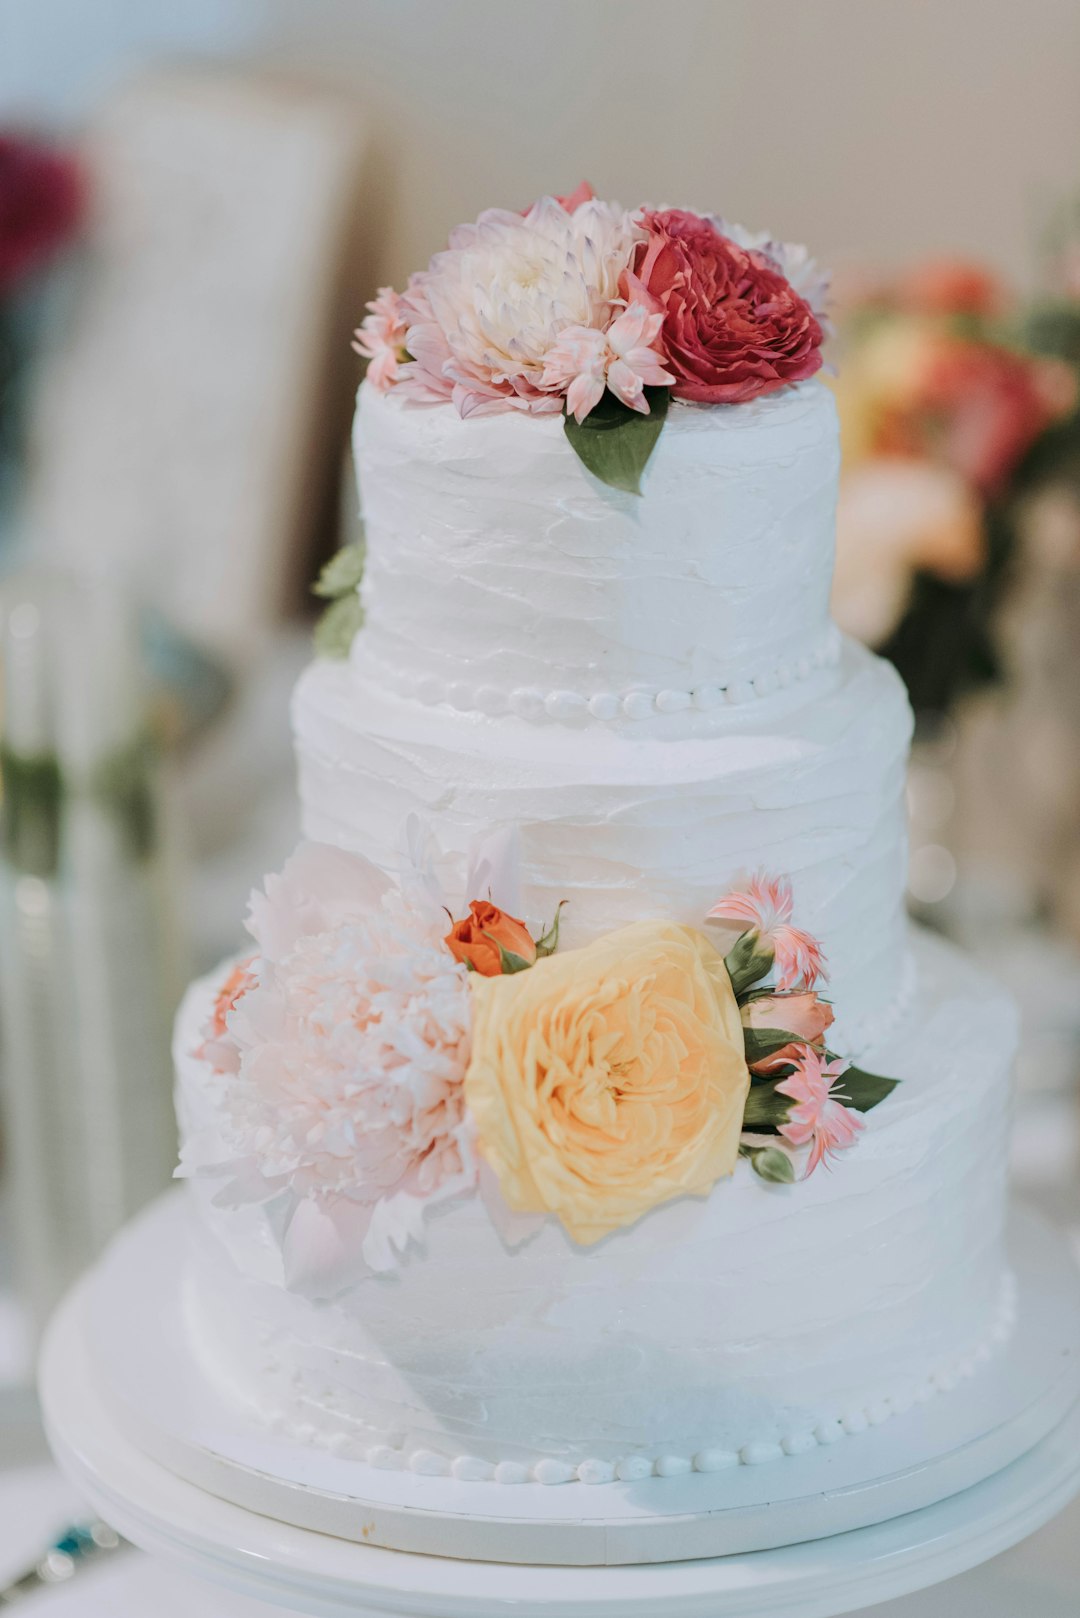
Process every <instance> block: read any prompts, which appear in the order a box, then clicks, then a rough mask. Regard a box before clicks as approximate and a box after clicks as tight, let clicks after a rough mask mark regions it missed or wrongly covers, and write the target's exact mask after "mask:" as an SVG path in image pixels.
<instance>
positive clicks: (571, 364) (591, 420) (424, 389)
mask: <svg viewBox="0 0 1080 1618" xmlns="http://www.w3.org/2000/svg"><path fill="white" fill-rule="evenodd" d="M827 294H828V277H827V276H826V275H824V274H823V273H822V271H821V270H820V269H819V268H818V266H817V264H816V263H815V262H814V260H813V259H812V258H811V257H810V256H809V254H808V253H807V250H806V249H805V248H804V247H801V246H795V245H793V244H791V243H787V242H780V241H774V240H772V239H771V238H770V237H769V235H768V234H767V233H765V232H762V233H759V234H754V233H751V232H749V231H747V230H744V229H743V228H742V227H741V226H739V225H735V224H731V223H729V222H728V221H726V220H724V219H722V218H720V217H719V216H717V215H713V214H699V213H694V212H691V211H690V210H689V209H686V208H649V207H640V208H635V209H626V208H623V207H620V206H619V205H618V204H617V203H613V202H602V201H600V200H599V199H598V198H597V197H595V196H594V194H593V191H592V188H591V187H590V186H589V185H587V184H582V185H580V186H579V187H578V189H577V190H576V191H575V192H573V194H572V195H570V196H566V197H555V196H545V197H541V198H540V199H539V201H537V202H535V203H534V204H533V205H532V207H530V208H528V209H526V210H525V211H524V212H523V213H514V212H511V211H508V210H506V209H500V208H492V209H488V210H486V211H485V212H484V213H482V214H481V215H480V217H479V218H478V219H477V220H476V221H475V223H474V224H469V225H460V226H458V228H457V229H456V230H454V231H452V232H451V235H450V240H449V243H448V245H447V247H446V248H445V250H444V251H442V252H440V253H436V255H435V257H434V258H433V259H432V260H431V263H430V264H429V265H428V267H427V269H426V270H421V271H418V272H417V273H415V274H414V275H412V276H411V277H410V279H409V282H408V285H407V286H406V288H405V291H404V292H396V291H394V290H393V288H391V287H382V288H381V289H380V291H379V293H378V296H377V297H376V298H375V299H374V300H373V302H371V303H370V304H369V305H368V306H367V307H368V314H367V317H366V319H365V320H364V321H363V323H362V325H361V326H360V329H359V330H358V332H357V333H356V339H355V347H356V349H357V351H358V352H359V353H360V354H362V355H363V356H364V357H365V358H366V359H367V360H368V361H369V364H368V371H367V376H368V381H369V382H370V383H371V384H372V385H373V386H374V387H376V388H379V389H383V390H393V391H394V392H395V393H396V394H397V395H398V396H399V397H401V398H402V399H405V400H409V401H411V402H413V403H417V404H452V405H453V406H454V407H455V408H456V409H457V410H458V411H459V412H460V414H461V415H462V416H463V417H468V416H472V415H477V414H483V413H489V412H492V411H500V410H517V411H526V412H528V413H530V414H533V415H553V414H560V413H561V414H563V415H564V416H565V421H566V431H567V437H568V438H569V440H570V443H571V444H572V446H573V448H574V450H575V451H576V452H577V454H578V455H579V456H580V457H581V459H582V461H583V462H584V463H585V465H586V466H587V467H588V468H589V470H590V471H592V472H593V473H595V475H596V476H597V477H599V478H601V479H602V480H603V481H604V482H606V483H609V484H611V485H612V486H614V487H616V488H620V489H626V490H629V491H631V492H633V493H638V492H640V479H641V473H642V471H643V469H644V467H645V464H646V462H647V461H648V458H649V455H650V454H651V453H652V450H653V448H654V446H655V444H656V440H657V437H658V435H659V432H660V430H661V427H662V425H663V419H664V415H665V412H666V410H667V407H668V402H669V400H671V399H675V400H681V401H685V402H687V403H691V404H697V405H725V404H741V403H745V402H746V401H748V400H751V399H756V398H758V397H760V396H761V395H763V394H769V393H773V392H775V391H776V390H777V389H779V388H784V387H788V386H790V385H791V384H793V383H796V382H801V381H803V380H804V379H805V378H807V377H811V376H813V375H814V374H815V372H817V371H818V370H819V369H820V367H821V364H822V354H821V345H822V341H823V338H824V335H825V332H826V330H827V320H826V313H825V305H826V299H827Z"/></svg>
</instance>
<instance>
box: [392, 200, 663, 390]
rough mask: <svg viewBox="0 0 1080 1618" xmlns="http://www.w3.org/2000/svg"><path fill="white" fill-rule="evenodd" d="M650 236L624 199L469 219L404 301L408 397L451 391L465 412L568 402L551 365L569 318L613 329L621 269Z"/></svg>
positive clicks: (402, 375)
mask: <svg viewBox="0 0 1080 1618" xmlns="http://www.w3.org/2000/svg"><path fill="white" fill-rule="evenodd" d="M643 239H644V233H643V232H642V231H641V229H640V228H639V226H638V225H637V223H636V220H635V216H634V215H632V214H630V213H627V212H626V211H625V210H624V209H622V208H620V207H618V206H617V205H616V204H614V203H606V202H598V201H596V200H595V199H589V200H588V201H585V202H582V203H581V204H580V205H579V206H577V207H575V208H574V209H573V210H572V211H571V210H569V209H568V208H567V207H565V206H564V205H563V203H561V202H560V201H558V200H557V199H556V198H555V197H541V199H540V200H539V202H536V203H534V204H533V206H532V207H531V208H530V209H529V211H528V212H527V213H526V214H515V213H508V212H506V211H504V210H502V209H491V210H489V211H488V212H486V213H482V214H481V215H480V217H479V219H478V220H477V221H476V223H475V224H472V225H461V226H459V227H458V229H457V230H455V231H454V232H453V234H452V235H451V237H450V244H449V246H448V247H447V249H446V251H445V252H442V253H437V254H436V255H435V257H434V258H433V259H432V261H431V263H430V265H429V266H428V268H427V270H426V271H424V272H422V273H421V274H419V275H415V276H414V277H413V278H412V280H411V282H410V283H409V287H408V290H407V291H406V292H405V293H404V295H403V297H402V300H401V309H402V312H403V315H404V319H405V322H406V324H407V336H406V339H405V342H406V346H407V348H408V352H409V354H410V355H411V356H412V358H411V361H410V362H407V363H405V364H403V365H401V366H400V367H399V368H398V372H397V384H398V386H399V387H400V388H401V390H402V392H403V394H404V395H405V396H406V397H409V398H413V399H417V400H424V401H431V402H434V401H436V400H443V399H452V400H453V402H454V404H455V405H456V406H457V408H458V410H459V411H460V413H461V414H462V415H463V416H468V415H471V414H473V413H474V412H477V411H490V410H497V409H505V408H506V407H507V406H510V407H513V408H515V409H520V410H529V411H533V412H541V413H543V412H550V411H558V410H561V409H562V403H563V400H562V391H564V390H560V389H559V388H558V387H557V386H555V385H554V384H552V383H551V382H550V381H545V379H544V367H545V364H546V361H547V358H548V355H549V354H550V352H551V350H552V348H553V347H554V346H555V344H556V343H557V342H558V340H559V337H560V335H561V333H562V332H564V331H566V330H567V329H568V328H569V327H595V328H598V329H601V330H602V329H604V328H605V327H607V326H608V325H609V324H610V322H611V319H612V317H613V314H614V313H615V306H616V301H617V300H618V297H619V277H620V276H621V274H622V273H623V271H624V270H625V269H626V268H627V266H628V265H629V263H630V259H631V255H632V253H633V250H634V247H635V245H636V243H637V242H639V241H641V240H643Z"/></svg>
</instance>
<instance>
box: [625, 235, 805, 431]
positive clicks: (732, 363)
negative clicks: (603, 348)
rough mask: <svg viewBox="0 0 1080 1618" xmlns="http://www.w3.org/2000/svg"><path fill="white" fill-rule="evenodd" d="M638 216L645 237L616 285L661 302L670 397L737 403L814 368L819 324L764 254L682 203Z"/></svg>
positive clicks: (656, 305)
mask: <svg viewBox="0 0 1080 1618" xmlns="http://www.w3.org/2000/svg"><path fill="white" fill-rule="evenodd" d="M642 224H643V226H644V228H645V230H646V231H647V233H648V240H647V241H645V242H643V243H642V244H641V245H640V246H639V247H638V248H637V251H636V252H635V255H634V262H633V266H632V269H631V270H630V271H628V272H627V274H626V275H625V276H624V283H625V284H624V287H623V289H622V290H623V293H624V296H626V297H627V298H628V299H632V300H635V301H639V302H642V303H645V304H647V305H648V306H649V307H652V308H657V309H662V310H663V313H664V325H663V330H662V332H661V346H662V348H663V351H664V357H665V362H666V364H667V367H668V370H670V371H671V372H673V373H674V375H675V379H676V380H675V385H674V387H673V388H672V396H673V398H676V399H689V400H692V401H694V402H695V403H698V404H741V403H742V402H744V401H745V400H747V399H754V398H756V397H757V396H758V395H759V394H762V393H772V392H774V391H775V390H776V389H777V388H781V387H784V386H785V385H786V384H788V383H790V382H800V381H802V380H803V378H805V377H808V376H813V375H814V373H815V371H817V370H819V369H820V367H821V363H822V359H821V342H822V330H821V326H820V325H819V323H818V320H817V318H816V316H815V315H814V312H813V310H812V309H811V307H810V305H809V304H808V303H807V302H806V300H805V299H804V298H801V297H800V296H799V294H798V293H797V292H796V291H795V289H794V287H793V286H792V285H791V283H790V282H789V281H788V280H787V279H786V278H785V277H784V276H783V275H781V274H780V272H779V270H778V269H777V268H776V267H775V265H774V264H773V263H772V262H770V260H769V259H768V258H766V257H765V255H764V254H762V253H758V252H754V251H749V250H747V249H745V248H742V247H740V246H738V244H737V243H735V242H733V241H731V240H730V239H729V238H728V237H726V236H723V235H721V233H720V231H719V230H718V229H717V227H716V225H715V224H714V223H713V222H712V221H710V220H708V219H703V218H702V217H701V216H700V215H699V214H695V213H689V212H687V211H686V210H685V209H682V208H669V209H666V210H665V211H664V212H662V213H646V214H645V215H644V216H643V218H642Z"/></svg>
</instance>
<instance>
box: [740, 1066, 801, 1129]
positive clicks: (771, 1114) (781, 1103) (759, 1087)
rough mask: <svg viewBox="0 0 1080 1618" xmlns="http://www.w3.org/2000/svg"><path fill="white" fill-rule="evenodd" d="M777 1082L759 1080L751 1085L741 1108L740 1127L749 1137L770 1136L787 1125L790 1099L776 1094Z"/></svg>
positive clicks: (773, 1080)
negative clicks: (782, 1125)
mask: <svg viewBox="0 0 1080 1618" xmlns="http://www.w3.org/2000/svg"><path fill="white" fill-rule="evenodd" d="M777 1082H778V1081H777V1080H775V1079H766V1080H764V1081H761V1080H759V1081H758V1082H757V1083H756V1084H751V1086H750V1089H749V1092H748V1093H747V1097H746V1105H745V1106H744V1108H743V1120H742V1127H743V1129H744V1130H746V1131H747V1132H748V1133H749V1134H751V1135H772V1134H775V1132H776V1130H778V1129H779V1128H780V1125H781V1124H785V1123H787V1118H788V1113H789V1112H790V1111H791V1097H790V1096H782V1095H779V1094H778V1093H777V1089H776V1085H777Z"/></svg>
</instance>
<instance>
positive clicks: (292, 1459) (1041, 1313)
mask: <svg viewBox="0 0 1080 1618" xmlns="http://www.w3.org/2000/svg"><path fill="white" fill-rule="evenodd" d="M189 1218H190V1209H189V1206H188V1203H187V1199H186V1198H185V1197H184V1196H183V1195H179V1196H178V1195H175V1194H173V1195H171V1196H169V1197H166V1198H164V1199H162V1201H161V1202H160V1203H158V1204H156V1205H155V1206H154V1207H153V1208H151V1209H150V1210H148V1212H147V1213H145V1214H144V1215H143V1216H141V1218H139V1219H138V1220H136V1221H135V1222H134V1223H133V1224H132V1225H131V1226H129V1227H128V1229H127V1231H126V1232H125V1233H124V1234H123V1235H122V1236H121V1238H120V1239H119V1241H118V1242H117V1243H115V1244H114V1246H113V1247H112V1249H111V1250H110V1252H109V1254H108V1256H107V1257H106V1259H105V1261H104V1262H103V1264H102V1265H101V1266H99V1268H98V1269H97V1270H96V1271H95V1272H94V1273H93V1274H92V1275H91V1277H90V1278H89V1280H88V1282H87V1284H86V1285H85V1286H84V1287H83V1288H82V1289H81V1291H80V1292H79V1293H78V1294H77V1295H76V1301H75V1302H74V1303H73V1304H72V1306H71V1307H72V1311H73V1313H72V1315H71V1317H70V1318H71V1320H72V1322H73V1323H72V1324H71V1325H70V1326H69V1327H68V1328H67V1329H68V1331H69V1332H70V1333H77V1335H78V1337H79V1339H80V1342H81V1344H82V1351H83V1352H84V1353H85V1355H86V1361H87V1376H88V1377H89V1379H90V1381H91V1382H92V1384H93V1388H94V1394H93V1397H94V1400H95V1402H96V1403H98V1404H101V1405H103V1406H105V1407H107V1409H108V1413H109V1420H110V1422H111V1424H112V1426H113V1427H114V1428H115V1430H116V1431H118V1432H119V1433H120V1434H122V1435H123V1436H124V1437H125V1438H126V1439H127V1440H128V1441H129V1442H130V1443H131V1444H132V1445H133V1447H134V1448H135V1449H137V1450H139V1451H141V1452H142V1453H143V1454H145V1455H147V1456H148V1457H149V1458H150V1459H151V1460H153V1461H156V1462H157V1463H158V1464H159V1465H161V1466H163V1467H165V1468H166V1469H167V1470H168V1471H171V1472H173V1473H174V1474H176V1475H177V1476H179V1477H181V1478H183V1479H185V1480H186V1481H187V1482H189V1483H192V1484H194V1485H195V1486H196V1487H198V1488H200V1489H203V1490H205V1491H206V1492H208V1493H209V1494H213V1495H217V1496H218V1497H220V1498H221V1499H223V1500H227V1501H230V1502H231V1503H232V1504H234V1505H238V1506H241V1507H243V1508H245V1509H247V1510H250V1511H254V1512H257V1513H259V1514H260V1515H262V1516H265V1517H273V1518H276V1519H278V1520H279V1521H281V1522H283V1523H288V1524H290V1525H292V1526H293V1527H296V1528H302V1529H310V1530H313V1531H315V1532H318V1533H322V1534H330V1535H333V1536H335V1537H336V1538H340V1539H351V1540H355V1541H357V1542H359V1543H361V1544H365V1545H367V1546H380V1547H383V1548H385V1549H389V1550H392V1551H404V1552H423V1553H425V1554H428V1555H436V1556H454V1557H457V1558H468V1559H475V1560H480V1561H492V1562H527V1563H532V1564H545V1565H555V1566H567V1565H576V1566H582V1567H586V1566H611V1565H616V1564H626V1563H645V1562H672V1561H682V1560H688V1559H693V1558H700V1557H716V1556H723V1555H730V1554H735V1553H739V1554H741V1553H745V1552H749V1551H759V1550H770V1549H774V1548H776V1547H779V1546H783V1545H790V1544H794V1543H797V1542H804V1541H807V1540H811V1539H817V1538H824V1537H828V1536H830V1535H835V1534H839V1533H847V1532H850V1531H852V1530H854V1529H859V1528H864V1527H867V1526H869V1525H871V1524H873V1523H878V1522H884V1521H886V1520H888V1519H890V1518H893V1517H896V1516H899V1515H901V1514H903V1513H906V1512H912V1511H917V1510H919V1509H921V1508H923V1507H925V1506H928V1505H932V1504H935V1503H937V1502H938V1501H941V1500H944V1499H946V1498H948V1497H949V1496H951V1495H954V1494H956V1493H958V1492H959V1491H961V1490H963V1489H968V1488H971V1487H972V1486H973V1485H975V1484H978V1483H980V1482H982V1480H983V1479H985V1478H987V1477H989V1476H990V1475H991V1474H993V1473H994V1472H997V1471H999V1470H1000V1469H1001V1468H1003V1467H1005V1466H1008V1465H1010V1464H1011V1463H1012V1462H1014V1461H1016V1460H1017V1459H1018V1458H1019V1457H1020V1456H1022V1455H1023V1454H1025V1453H1026V1452H1027V1451H1029V1450H1030V1449H1032V1447H1033V1446H1034V1445H1036V1444H1038V1443H1039V1442H1040V1441H1041V1440H1042V1439H1044V1438H1045V1437H1046V1435H1047V1434H1048V1433H1050V1432H1051V1431H1052V1430H1053V1429H1054V1428H1055V1427H1056V1426H1058V1425H1059V1424H1060V1423H1061V1422H1062V1421H1064V1420H1065V1419H1066V1418H1067V1416H1068V1415H1069V1412H1070V1411H1071V1410H1072V1408H1073V1406H1074V1405H1075V1404H1076V1402H1077V1398H1078V1393H1080V1308H1078V1293H1080V1288H1078V1283H1077V1277H1076V1272H1075V1269H1074V1268H1073V1265H1072V1260H1071V1257H1070V1255H1069V1253H1068V1251H1067V1249H1066V1248H1065V1246H1064V1243H1063V1241H1062V1240H1061V1238H1060V1237H1059V1236H1057V1235H1056V1234H1055V1233H1054V1232H1053V1231H1052V1230H1051V1229H1050V1228H1049V1227H1047V1226H1046V1225H1045V1224H1043V1223H1042V1221H1040V1220H1038V1219H1036V1218H1035V1216H1033V1215H1031V1214H1027V1213H1018V1214H1016V1215H1014V1216H1013V1220H1012V1224H1011V1229H1010V1242H1009V1245H1010V1258H1011V1262H1012V1265H1013V1268H1014V1273H1015V1274H1016V1277H1017V1281H1018V1305H1019V1307H1018V1323H1017V1328H1016V1331H1015V1332H1014V1334H1013V1336H1012V1338H1011V1339H1010V1341H1009V1344H1008V1346H1007V1348H1005V1349H1004V1350H1002V1351H1000V1352H999V1353H998V1354H997V1355H996V1356H995V1357H994V1359H992V1360H991V1362H990V1363H989V1364H988V1365H986V1366H984V1367H983V1368H982V1369H981V1370H980V1371H979V1372H978V1374H977V1375H975V1376H973V1377H972V1378H970V1379H969V1380H967V1381H965V1382H963V1383H961V1384H960V1385H959V1386H957V1387H956V1388H955V1389H953V1390H952V1391H951V1392H949V1393H948V1394H947V1395H943V1396H940V1397H937V1398H934V1399H933V1400H931V1401H930V1402H929V1403H928V1404H925V1405H921V1406H916V1407H915V1408H914V1409H913V1410H911V1411H910V1412H909V1413H908V1414H906V1415H904V1416H902V1417H897V1418H895V1419H893V1420H892V1421H889V1422H886V1423H885V1424H884V1425H883V1426H881V1427H877V1428H873V1429H870V1430H869V1431H866V1432H863V1433H860V1434H858V1435H856V1436H854V1437H852V1438H850V1439H845V1440H844V1441H843V1442H841V1443H838V1444H835V1445H831V1446H827V1447H825V1446H822V1447H818V1448H816V1449H814V1450H812V1451H811V1452H810V1453H809V1454H805V1455H798V1456H787V1457H784V1458H782V1459H779V1460H775V1461H772V1462H770V1463H768V1464H767V1465H763V1466H740V1467H735V1468H732V1469H731V1470H729V1471H726V1472H720V1473H714V1474H701V1473H692V1474H689V1475H685V1476H681V1477H668V1478H647V1479H645V1480H643V1481H641V1482H636V1483H630V1482H621V1483H610V1484H603V1485H598V1486H595V1487H589V1486H588V1485H585V1484H579V1483H571V1484H567V1485H564V1486H561V1487H555V1486H548V1487H545V1486H544V1485H542V1484H539V1483H530V1484H521V1485H512V1486H511V1485H500V1484H494V1483H467V1482H464V1481H459V1480H457V1479H453V1478H445V1477H427V1476H418V1475H416V1474H414V1473H412V1472H400V1471H399V1472H393V1471H389V1472H388V1471H382V1470H379V1469H376V1468H374V1467H371V1466H368V1465H366V1464H364V1463H363V1462H357V1461H348V1460H343V1459H341V1458H339V1457H337V1456H334V1455H331V1454H329V1453H327V1451H326V1450H324V1449H319V1448H316V1447H314V1446H312V1445H311V1444H300V1443H297V1442H295V1441H291V1440H289V1439H288V1438H285V1437H281V1436H275V1435H274V1434H273V1433H271V1432H268V1430H267V1428H266V1425H265V1422H260V1421H259V1420H258V1418H257V1414H254V1413H253V1414H250V1415H249V1414H247V1413H246V1412H245V1411H244V1410H243V1409H242V1407H241V1406H240V1405H239V1404H237V1403H236V1402H226V1401H225V1399H224V1398H223V1397H222V1394H221V1393H220V1392H219V1391H218V1390H217V1389H216V1388H215V1387H214V1386H212V1384H211V1382H210V1380H209V1379H208V1378H207V1377H206V1375H205V1374H204V1373H203V1372H202V1371H201V1369H200V1367H199V1366H198V1364H197V1363H196V1362H195V1358H194V1356H193V1355H192V1353H191V1350H190V1347H189V1338H188V1334H187V1331H186V1329H185V1322H184V1318H183V1313H182V1288H181V1285H180V1284H179V1281H178V1277H179V1276H181V1275H182V1273H183V1268H184V1260H185V1256H186V1243H187V1239H188V1234H189V1228H190V1227H189V1224H188V1220H189ZM58 1329H59V1328H58Z"/></svg>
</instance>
